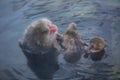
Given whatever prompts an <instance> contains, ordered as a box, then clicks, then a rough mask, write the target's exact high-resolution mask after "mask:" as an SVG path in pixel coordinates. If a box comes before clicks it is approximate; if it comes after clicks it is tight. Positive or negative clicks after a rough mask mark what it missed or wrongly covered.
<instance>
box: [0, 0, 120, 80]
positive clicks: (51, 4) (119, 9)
mask: <svg viewBox="0 0 120 80" xmlns="http://www.w3.org/2000/svg"><path fill="white" fill-rule="evenodd" d="M43 17H46V18H48V19H50V20H52V21H53V23H54V24H56V25H57V26H58V28H59V33H62V32H63V31H64V29H65V28H66V27H68V25H69V23H71V22H75V23H76V24H77V26H78V31H79V33H80V35H81V38H82V39H83V40H85V41H86V42H87V41H88V40H89V39H90V38H91V37H93V36H101V37H103V38H104V39H105V41H106V47H105V49H106V54H107V56H106V57H104V58H103V59H102V60H101V61H98V62H94V61H92V60H90V59H84V58H83V57H82V58H81V60H80V63H78V64H77V65H72V64H69V65H65V64H64V61H62V59H60V62H61V63H60V64H61V67H60V69H59V70H58V71H57V72H56V73H55V74H54V78H53V80H120V41H119V40H120V0H0V80H39V79H38V78H37V77H36V75H35V74H34V73H33V72H32V71H31V69H30V68H29V67H28V66H27V60H26V58H25V56H24V54H23V53H22V51H21V49H20V48H19V46H18V41H19V40H20V39H21V38H22V37H23V32H24V30H25V29H26V27H27V25H28V24H30V23H31V22H32V21H34V20H36V19H39V18H43Z"/></svg>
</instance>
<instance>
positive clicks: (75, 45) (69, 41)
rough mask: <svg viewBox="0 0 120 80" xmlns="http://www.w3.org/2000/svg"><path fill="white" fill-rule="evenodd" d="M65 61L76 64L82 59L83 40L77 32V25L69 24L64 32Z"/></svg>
mask: <svg viewBox="0 0 120 80" xmlns="http://www.w3.org/2000/svg"><path fill="white" fill-rule="evenodd" d="M62 36H63V43H62V45H63V46H64V59H65V60H66V61H67V62H69V63H76V62H78V61H79V59H80V58H81V51H82V50H81V47H82V40H81V38H80V35H79V33H78V32H77V25H76V24H75V23H71V24H69V26H68V28H67V29H66V30H65V31H64V32H63V35H62Z"/></svg>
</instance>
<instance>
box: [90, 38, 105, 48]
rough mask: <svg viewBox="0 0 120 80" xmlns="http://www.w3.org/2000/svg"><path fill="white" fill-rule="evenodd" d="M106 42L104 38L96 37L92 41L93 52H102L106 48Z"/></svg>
mask: <svg viewBox="0 0 120 80" xmlns="http://www.w3.org/2000/svg"><path fill="white" fill-rule="evenodd" d="M104 45H105V42H104V39H103V38H100V37H94V38H92V39H91V40H90V48H91V50H102V49H103V48H104Z"/></svg>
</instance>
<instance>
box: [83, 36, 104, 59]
mask: <svg viewBox="0 0 120 80" xmlns="http://www.w3.org/2000/svg"><path fill="white" fill-rule="evenodd" d="M104 47H105V41H104V39H103V38H101V37H93V38H92V39H90V42H89V44H88V46H86V47H85V51H86V54H85V56H84V57H88V56H89V55H90V57H91V59H92V60H94V61H98V60H101V59H102V57H103V55H104V53H105V50H104Z"/></svg>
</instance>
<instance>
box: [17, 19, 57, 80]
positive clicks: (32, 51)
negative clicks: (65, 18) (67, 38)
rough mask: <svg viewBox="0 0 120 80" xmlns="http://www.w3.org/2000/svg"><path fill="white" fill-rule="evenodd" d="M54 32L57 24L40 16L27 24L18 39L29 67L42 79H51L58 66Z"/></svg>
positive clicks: (55, 32)
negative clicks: (21, 37) (22, 34)
mask: <svg viewBox="0 0 120 80" xmlns="http://www.w3.org/2000/svg"><path fill="white" fill-rule="evenodd" d="M56 34H57V26H56V25H54V24H53V23H52V22H51V21H50V20H49V19H47V18H42V19H38V20H36V21H34V22H32V23H31V24H30V25H28V27H27V28H26V30H25V33H24V36H23V39H21V40H20V41H19V46H20V48H21V49H22V51H23V53H24V55H25V56H26V58H27V61H28V65H29V67H30V68H31V69H32V71H33V72H34V73H35V74H36V75H37V76H38V77H39V78H40V79H42V80H46V79H47V80H51V79H52V77H53V75H54V73H55V72H56V70H58V68H59V65H58V63H57V56H58V51H57V47H59V45H58V44H57V40H56Z"/></svg>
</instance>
